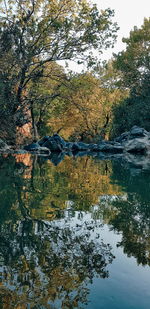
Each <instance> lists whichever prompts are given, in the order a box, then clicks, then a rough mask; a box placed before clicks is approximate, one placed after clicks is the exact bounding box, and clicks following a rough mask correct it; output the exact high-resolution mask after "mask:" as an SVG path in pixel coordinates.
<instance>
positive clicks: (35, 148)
mask: <svg viewBox="0 0 150 309" xmlns="http://www.w3.org/2000/svg"><path fill="white" fill-rule="evenodd" d="M24 150H27V151H29V152H32V153H36V154H47V155H49V154H50V150H49V149H48V148H47V147H41V146H40V145H39V143H38V142H37V143H32V144H29V145H26V146H24Z"/></svg>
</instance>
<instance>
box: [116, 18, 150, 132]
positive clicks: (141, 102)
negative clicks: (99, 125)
mask: <svg viewBox="0 0 150 309" xmlns="http://www.w3.org/2000/svg"><path fill="white" fill-rule="evenodd" d="M149 41H150V19H146V18H145V19H144V24H143V25H142V26H141V28H139V29H138V28H137V27H134V30H132V31H131V32H130V36H129V38H127V39H123V42H125V43H126V44H127V47H126V50H125V51H122V52H121V53H119V54H118V55H115V60H114V67H115V68H116V69H118V70H119V71H120V72H121V73H122V77H121V79H120V82H121V84H122V86H123V87H124V88H127V89H129V92H130V93H129V97H128V98H127V99H125V100H124V101H123V102H122V103H121V104H118V105H116V106H115V107H114V123H113V127H114V128H113V136H116V135H118V134H120V133H122V132H123V131H125V130H130V128H131V127H132V126H133V125H138V126H143V127H145V129H147V130H150V117H149V114H150V105H149V100H150V87H149V85H150V44H149Z"/></svg>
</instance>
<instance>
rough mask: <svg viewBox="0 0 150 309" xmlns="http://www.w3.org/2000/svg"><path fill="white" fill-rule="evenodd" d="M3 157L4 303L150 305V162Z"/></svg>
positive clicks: (130, 308) (0, 234) (0, 293)
mask: <svg viewBox="0 0 150 309" xmlns="http://www.w3.org/2000/svg"><path fill="white" fill-rule="evenodd" d="M62 159H63V158H62V157H60V156H59V157H58V156H53V157H52V158H51V160H47V159H46V158H44V157H36V156H31V155H29V154H24V155H23V154H22V155H14V156H10V155H3V156H1V157H0V209H1V216H0V308H2V309H4V308H9V309H10V308H17V309H20V308H21V309H31V308H34V309H39V308H40V309H47V308H50V309H54V308H55V309H61V308H62V309H71V308H78V309H79V308H83V309H84V308H88V309H99V308H104V309H109V308H112V309H120V308H122V309H149V308H150V267H149V266H150V170H149V169H144V168H143V169H142V168H141V167H139V166H138V168H137V166H133V165H131V164H130V165H129V164H128V163H126V162H124V161H123V160H121V159H120V160H112V161H110V160H100V159H98V158H90V157H87V156H83V157H78V158H72V157H65V158H64V160H63V161H61V160H62Z"/></svg>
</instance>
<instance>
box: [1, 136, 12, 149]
mask: <svg viewBox="0 0 150 309" xmlns="http://www.w3.org/2000/svg"><path fill="white" fill-rule="evenodd" d="M9 149H10V147H9V146H8V145H7V144H6V143H5V142H4V141H3V140H2V139H1V138H0V150H9Z"/></svg>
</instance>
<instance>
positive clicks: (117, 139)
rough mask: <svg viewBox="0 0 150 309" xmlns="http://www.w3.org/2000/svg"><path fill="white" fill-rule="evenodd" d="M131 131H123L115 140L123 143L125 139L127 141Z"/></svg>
mask: <svg viewBox="0 0 150 309" xmlns="http://www.w3.org/2000/svg"><path fill="white" fill-rule="evenodd" d="M129 134H130V132H128V131H127V132H124V133H122V134H121V135H120V136H118V137H116V138H115V139H114V141H115V142H119V143H123V142H125V141H127V139H128V137H129Z"/></svg>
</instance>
